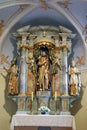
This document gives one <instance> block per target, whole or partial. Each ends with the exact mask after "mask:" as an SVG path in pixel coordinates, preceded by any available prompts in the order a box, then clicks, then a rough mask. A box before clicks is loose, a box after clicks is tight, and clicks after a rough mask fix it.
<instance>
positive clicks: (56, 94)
mask: <svg viewBox="0 0 87 130" xmlns="http://www.w3.org/2000/svg"><path fill="white" fill-rule="evenodd" d="M54 97H55V100H57V92H55V96H54Z"/></svg>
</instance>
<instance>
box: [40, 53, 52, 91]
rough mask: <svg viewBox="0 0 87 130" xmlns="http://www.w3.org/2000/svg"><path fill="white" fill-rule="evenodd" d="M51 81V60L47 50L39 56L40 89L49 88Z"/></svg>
mask: <svg viewBox="0 0 87 130" xmlns="http://www.w3.org/2000/svg"><path fill="white" fill-rule="evenodd" d="M49 82H50V60H49V58H48V56H47V54H46V52H45V51H41V55H40V56H39V57H38V83H39V88H40V90H41V91H42V90H48V89H49Z"/></svg>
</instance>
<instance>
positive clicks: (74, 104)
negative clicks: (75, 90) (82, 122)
mask: <svg viewBox="0 0 87 130" xmlns="http://www.w3.org/2000/svg"><path fill="white" fill-rule="evenodd" d="M83 88H85V86H83V85H82V86H81V91H80V97H79V98H78V99H77V100H75V101H74V102H72V104H71V106H72V107H71V108H70V111H71V114H72V115H76V113H77V112H78V111H79V110H80V109H81V108H82V105H81V100H82V97H83V94H84V91H83Z"/></svg>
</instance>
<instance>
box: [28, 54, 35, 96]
mask: <svg viewBox="0 0 87 130" xmlns="http://www.w3.org/2000/svg"><path fill="white" fill-rule="evenodd" d="M26 63H27V64H28V81H27V95H30V94H31V93H32V92H35V62H34V57H33V53H32V52H29V53H28V57H27V61H26Z"/></svg>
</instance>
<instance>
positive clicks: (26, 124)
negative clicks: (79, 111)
mask: <svg viewBox="0 0 87 130" xmlns="http://www.w3.org/2000/svg"><path fill="white" fill-rule="evenodd" d="M31 129H32V130H43V129H44V130H76V126H75V119H74V117H73V116H72V115H55V116H54V115H28V114H24V115H23V114H16V115H13V117H12V121H11V130H31Z"/></svg>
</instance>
